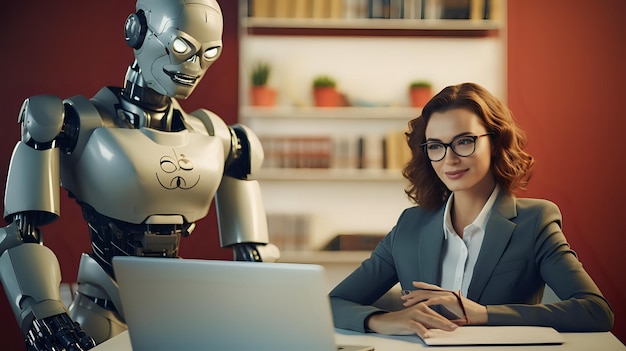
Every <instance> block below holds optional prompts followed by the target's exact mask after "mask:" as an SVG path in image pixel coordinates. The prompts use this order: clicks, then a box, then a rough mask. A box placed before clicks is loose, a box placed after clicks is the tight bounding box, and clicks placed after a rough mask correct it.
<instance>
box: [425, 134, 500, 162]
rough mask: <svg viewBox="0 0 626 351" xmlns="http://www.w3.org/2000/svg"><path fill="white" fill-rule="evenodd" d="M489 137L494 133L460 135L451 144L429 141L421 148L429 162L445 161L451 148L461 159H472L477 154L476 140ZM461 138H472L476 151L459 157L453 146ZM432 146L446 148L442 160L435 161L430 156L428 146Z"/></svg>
mask: <svg viewBox="0 0 626 351" xmlns="http://www.w3.org/2000/svg"><path fill="white" fill-rule="evenodd" d="M487 135H493V133H485V134H480V135H459V136H458V137H456V138H454V139H452V141H451V142H449V143H444V142H441V141H437V142H432V141H427V142H425V143H422V144H420V146H421V147H422V150H424V155H425V156H426V158H427V159H428V160H430V162H439V161H441V160H443V159H444V158H446V155H447V154H448V148H450V150H452V152H454V154H455V155H457V156H459V157H470V156H472V155H473V154H474V153H475V152H476V140H478V138H482V137H484V136H487ZM461 138H471V139H473V140H474V150H472V152H471V153H470V154H469V155H459V154H458V153H457V152H456V150H454V147H453V146H452V144H453V143H454V142H455V141H456V140H458V139H461ZM432 144H439V145H443V147H444V151H443V156H441V158H440V159H438V160H433V159H431V158H430V156H428V149H427V147H428V145H432Z"/></svg>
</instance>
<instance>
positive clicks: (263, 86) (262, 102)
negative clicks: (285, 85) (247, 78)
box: [250, 62, 276, 106]
mask: <svg viewBox="0 0 626 351" xmlns="http://www.w3.org/2000/svg"><path fill="white" fill-rule="evenodd" d="M270 72H271V67H270V65H269V64H268V63H266V62H260V63H258V64H257V65H256V66H254V68H253V69H252V75H251V80H252V88H251V90H250V101H251V103H252V105H253V106H274V104H275V103H276V91H275V90H274V89H272V88H271V87H270V86H269V85H268V84H267V81H268V78H269V75H270Z"/></svg>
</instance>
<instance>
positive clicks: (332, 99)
mask: <svg viewBox="0 0 626 351" xmlns="http://www.w3.org/2000/svg"><path fill="white" fill-rule="evenodd" d="M313 100H314V101H315V106H318V107H337V106H339V105H341V95H340V94H339V92H338V91H337V89H336V88H333V87H321V88H314V89H313Z"/></svg>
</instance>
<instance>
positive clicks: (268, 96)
mask: <svg viewBox="0 0 626 351" xmlns="http://www.w3.org/2000/svg"><path fill="white" fill-rule="evenodd" d="M250 101H251V104H252V106H264V107H271V106H274V105H275V104H276V91H275V90H274V89H272V88H270V87H268V86H255V87H252V89H251V90H250Z"/></svg>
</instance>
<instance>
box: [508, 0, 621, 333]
mask: <svg viewBox="0 0 626 351" xmlns="http://www.w3.org/2000/svg"><path fill="white" fill-rule="evenodd" d="M624 14H626V1H623V0H599V1H582V0H576V1H572V0H551V1H545V0H524V1H512V0H510V1H508V102H509V106H510V108H511V109H512V111H513V113H514V114H515V115H516V117H517V119H518V120H519V122H520V124H521V125H522V126H523V128H524V129H525V130H526V131H527V133H528V137H529V150H530V152H531V153H532V154H533V155H534V156H535V157H536V158H537V169H536V174H535V176H534V179H532V180H531V183H530V186H529V188H528V192H527V194H526V195H528V196H533V197H544V198H547V199H550V200H552V201H555V202H556V203H557V204H558V205H559V206H560V208H561V211H562V213H563V221H564V224H563V227H564V232H565V235H566V236H567V237H568V239H569V241H570V244H571V245H572V247H573V249H574V250H575V251H576V252H577V253H578V255H579V258H580V259H581V261H582V262H583V264H584V266H585V268H586V269H587V271H588V272H589V273H590V274H591V276H592V277H593V278H594V280H595V281H596V283H597V284H598V285H599V286H600V289H601V290H602V292H603V293H604V295H605V296H606V297H607V298H608V299H609V302H610V303H611V304H612V307H613V309H614V311H615V314H616V318H615V327H614V329H613V332H614V334H616V336H618V337H619V338H620V340H621V341H622V342H625V341H626V319H625V318H626V317H625V316H626V279H624V276H623V274H624V269H625V268H626V252H624V249H623V246H622V245H624V244H625V243H626V239H624V235H623V234H624V227H623V224H624V221H623V220H624V217H622V216H624V213H623V212H624V210H625V209H626V206H625V205H624V199H626V190H625V188H624V186H623V184H622V182H623V181H624V179H626V177H625V176H624V173H623V172H624V169H625V167H624V165H623V163H624V157H625V155H624V152H625V151H626V147H625V146H624V145H625V144H624V141H623V139H624V138H625V135H626V134H625V133H626V122H625V120H626V118H625V116H624V113H623V110H624V105H623V104H624V101H625V100H624V99H625V98H626V88H625V87H626V68H625V66H624V65H625V64H626V46H625V45H624V35H625V34H626V21H624Z"/></svg>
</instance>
